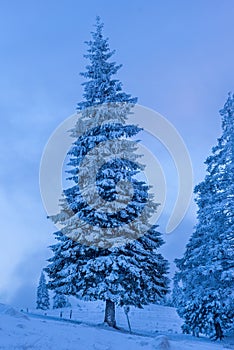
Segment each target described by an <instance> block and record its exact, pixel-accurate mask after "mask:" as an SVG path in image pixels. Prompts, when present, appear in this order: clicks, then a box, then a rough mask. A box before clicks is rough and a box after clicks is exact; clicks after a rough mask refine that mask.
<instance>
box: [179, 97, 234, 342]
mask: <svg viewBox="0 0 234 350" xmlns="http://www.w3.org/2000/svg"><path fill="white" fill-rule="evenodd" d="M220 114H221V116H222V130H223V133H222V136H221V137H220V138H219V139H218V143H217V145H216V146H215V147H214V148H213V149H212V155H211V156H209V157H208V158H207V160H206V162H205V163H206V165H207V173H208V174H207V175H206V177H205V179H204V181H203V182H201V183H200V184H199V185H198V186H196V187H195V191H194V192H195V194H196V203H197V205H198V212H197V218H198V223H197V225H196V227H195V231H194V233H193V234H192V236H191V238H190V240H189V243H188V244H187V247H186V251H185V254H184V257H183V258H182V259H177V260H176V264H177V267H178V269H179V271H178V272H177V273H176V275H175V280H176V282H177V283H178V281H180V283H181V290H182V297H180V300H179V306H178V313H179V315H180V316H182V317H183V318H184V321H185V324H184V330H186V331H190V332H192V333H194V334H195V333H198V332H201V333H205V334H207V335H210V336H212V335H213V334H214V333H216V337H218V336H219V335H218V334H217V332H218V331H217V330H218V328H219V326H221V328H222V329H225V328H227V327H229V325H230V323H231V322H232V320H233V317H234V278H233V276H234V96H231V95H229V97H228V99H227V101H226V103H225V105H224V108H223V109H222V110H221V111H220Z"/></svg>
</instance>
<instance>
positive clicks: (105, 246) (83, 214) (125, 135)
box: [46, 18, 168, 327]
mask: <svg viewBox="0 0 234 350" xmlns="http://www.w3.org/2000/svg"><path fill="white" fill-rule="evenodd" d="M102 29H103V24H101V23H100V20H99V18H98V19H97V24H96V31H95V32H93V33H92V37H93V41H90V42H88V46H89V49H88V54H87V55H85V57H86V58H88V59H89V60H90V65H88V66H87V67H86V68H87V72H85V73H83V74H82V75H83V76H84V77H85V78H87V79H88V81H87V82H85V83H84V84H83V85H84V101H82V102H80V103H78V110H79V113H80V117H79V119H78V121H77V124H76V126H75V128H74V129H73V130H72V131H71V135H72V137H74V138H75V140H76V141H75V142H74V144H73V147H72V149H71V150H70V151H69V156H70V161H69V166H70V167H71V169H70V170H69V171H68V173H69V180H72V181H73V182H74V186H72V187H70V188H68V189H66V190H64V193H63V199H62V200H61V212H60V213H59V214H58V215H55V216H53V217H52V219H53V221H54V222H55V223H59V224H60V225H62V226H63V228H62V229H61V230H60V231H59V232H56V234H55V235H56V239H57V240H58V243H57V244H55V245H53V246H51V249H52V251H53V253H54V255H53V257H52V258H50V259H49V262H50V264H49V265H48V267H47V269H46V271H47V273H48V275H49V277H50V282H49V286H50V288H51V289H54V290H55V291H57V292H58V293H62V294H67V295H74V296H77V297H79V298H80V297H81V298H85V299H87V300H103V301H105V302H106V308H105V322H107V323H108V324H109V325H110V326H113V327H115V326H116V321H115V304H118V305H121V306H123V305H135V306H137V307H142V306H143V305H146V304H148V303H154V302H156V301H158V300H159V299H160V298H161V297H163V296H164V295H165V294H166V293H167V290H168V279H167V276H166V275H167V270H168V265H167V262H166V260H165V259H164V258H163V257H162V256H161V254H159V253H158V252H157V250H158V248H159V247H160V246H161V245H162V243H163V241H162V239H161V234H160V233H159V232H157V229H156V226H153V227H151V225H150V223H149V218H150V216H151V215H152V213H153V212H154V211H155V210H156V209H157V204H155V203H154V200H153V198H152V196H151V195H149V193H148V191H149V186H148V185H147V184H146V183H145V182H143V181H139V180H138V179H137V177H136V175H137V174H138V173H139V172H140V171H141V170H143V169H144V166H143V165H142V164H140V163H139V162H138V158H139V156H138V155H136V153H135V151H136V149H137V142H136V141H132V140H130V138H131V137H132V136H134V135H136V134H137V133H138V132H139V131H140V130H141V129H140V128H139V127H137V126H135V125H128V124H126V121H127V118H128V114H129V113H130V111H131V108H132V106H133V105H134V104H135V103H136V98H131V96H130V95H128V94H126V93H124V92H123V91H122V84H121V83H120V82H119V81H118V80H116V79H113V77H112V76H113V75H115V74H116V73H117V71H118V69H119V68H120V66H117V65H116V64H115V63H113V62H112V63H110V62H109V61H108V60H109V58H110V57H111V56H112V55H113V53H114V52H113V51H110V49H109V45H108V40H107V39H104V38H103V34H102ZM116 140H117V141H118V142H116ZM103 145H104V146H103ZM97 149H98V150H99V153H98V152H97ZM103 159H104V160H105V162H104V163H102V160H103ZM96 165H98V167H97V168H96ZM90 178H95V186H92V184H90V182H89V179H90ZM129 183H130V184H131V186H130V187H131V188H130V187H128V186H129ZM129 194H130V195H129ZM90 203H92V205H93V206H92V205H91V204H90ZM138 232H141V233H142V232H143V233H142V234H143V236H142V235H141V234H140V235H139V234H138ZM144 233H145V234H144Z"/></svg>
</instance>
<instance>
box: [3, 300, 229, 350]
mask: <svg viewBox="0 0 234 350" xmlns="http://www.w3.org/2000/svg"><path fill="white" fill-rule="evenodd" d="M76 304H77V303H76ZM60 311H62V312H63V317H64V318H69V316H68V315H69V313H70V308H68V309H62V310H60V309H59V310H48V311H47V316H45V315H44V312H42V311H41V312H39V310H30V312H34V313H36V312H37V315H32V314H30V313H28V314H24V313H20V312H18V311H17V310H15V309H13V308H11V307H8V306H6V305H3V304H0V349H3V350H30V349H35V350H55V349H56V350H120V349H121V350H131V349H132V350H140V349H141V350H154V349H172V350H193V349H194V350H196V349H202V350H221V349H234V337H229V338H226V339H225V340H224V341H222V342H212V341H210V340H209V339H208V338H205V337H203V338H194V337H192V336H190V335H183V334H181V331H180V325H181V320H180V319H179V317H178V316H177V314H176V311H175V309H173V308H169V307H165V306H159V305H151V306H147V307H146V308H145V309H143V310H138V309H134V308H132V310H131V311H130V314H129V318H130V322H131V326H132V330H133V333H134V334H129V333H128V328H127V321H126V318H125V315H124V312H123V310H122V309H121V308H117V323H118V326H120V327H121V328H123V331H121V330H112V329H110V328H109V327H107V326H105V325H103V324H102V317H103V305H102V304H100V303H98V302H89V303H86V302H81V301H79V302H78V306H76V307H73V317H72V318H73V320H72V321H73V322H74V323H72V322H69V321H66V320H63V319H59V318H58V316H59V314H60ZM75 322H76V323H75ZM78 322H79V323H80V324H78ZM139 334H140V335H139Z"/></svg>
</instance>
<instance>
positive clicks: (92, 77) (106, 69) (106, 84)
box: [77, 16, 137, 110]
mask: <svg viewBox="0 0 234 350" xmlns="http://www.w3.org/2000/svg"><path fill="white" fill-rule="evenodd" d="M103 26H104V25H103V23H102V22H101V19H100V17H99V16H98V17H97V18H96V24H95V28H96V30H95V31H94V32H91V35H92V40H90V41H86V44H87V45H88V50H87V51H88V53H87V54H86V55H84V57H85V58H87V59H88V60H89V61H90V64H88V65H87V66H86V71H85V72H83V73H81V75H82V76H83V77H84V78H85V79H87V81H86V82H84V83H83V84H82V85H83V86H84V94H83V97H84V101H82V102H79V103H78V104H77V109H78V110H83V109H85V108H87V107H91V106H94V105H100V104H103V103H108V102H128V103H131V104H135V103H136V102H137V98H131V95H129V94H126V93H125V92H123V91H122V83H121V82H120V81H119V80H117V79H113V75H115V74H116V73H117V72H118V70H119V69H120V68H121V67H122V65H117V64H116V63H115V62H109V58H110V57H112V56H113V55H114V53H115V51H111V50H110V48H109V44H108V38H104V37H103Z"/></svg>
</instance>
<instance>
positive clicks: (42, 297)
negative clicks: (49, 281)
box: [37, 272, 50, 310]
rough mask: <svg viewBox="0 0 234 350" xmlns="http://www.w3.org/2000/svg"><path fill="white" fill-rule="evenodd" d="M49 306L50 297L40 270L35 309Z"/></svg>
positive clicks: (43, 308)
mask: <svg viewBox="0 0 234 350" xmlns="http://www.w3.org/2000/svg"><path fill="white" fill-rule="evenodd" d="M49 308H50V298H49V293H48V288H47V285H46V279H45V275H44V273H43V272H42V273H41V276H40V280H39V285H38V287H37V309H41V310H48V309H49Z"/></svg>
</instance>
